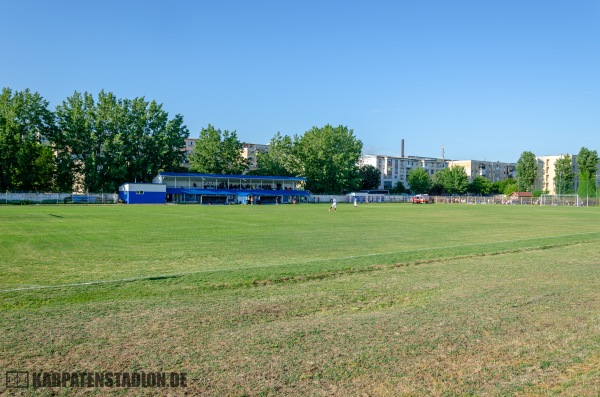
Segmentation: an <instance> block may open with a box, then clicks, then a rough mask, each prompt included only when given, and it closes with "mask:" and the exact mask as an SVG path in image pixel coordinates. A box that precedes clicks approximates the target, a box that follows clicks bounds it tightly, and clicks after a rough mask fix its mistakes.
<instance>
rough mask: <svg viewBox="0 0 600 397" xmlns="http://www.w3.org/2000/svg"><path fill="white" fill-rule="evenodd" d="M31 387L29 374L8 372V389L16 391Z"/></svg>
mask: <svg viewBox="0 0 600 397" xmlns="http://www.w3.org/2000/svg"><path fill="white" fill-rule="evenodd" d="M28 387H29V372H23V371H6V388H7V389H15V388H18V389H20V388H23V389H26V388H28Z"/></svg>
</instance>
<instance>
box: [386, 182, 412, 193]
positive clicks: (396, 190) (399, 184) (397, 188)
mask: <svg viewBox="0 0 600 397" xmlns="http://www.w3.org/2000/svg"><path fill="white" fill-rule="evenodd" d="M407 192H408V190H407V189H406V187H405V186H404V183H402V182H401V181H398V182H397V183H396V185H395V186H394V187H393V188H392V189H391V190H390V193H394V194H404V193H407Z"/></svg>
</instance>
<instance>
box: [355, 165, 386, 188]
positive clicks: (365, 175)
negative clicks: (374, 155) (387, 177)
mask: <svg viewBox="0 0 600 397" xmlns="http://www.w3.org/2000/svg"><path fill="white" fill-rule="evenodd" d="M358 173H359V174H360V178H361V180H362V182H361V186H360V188H361V190H372V189H377V188H379V184H380V182H381V172H380V171H379V169H377V167H374V166H372V165H370V164H367V165H363V166H362V167H360V168H359V169H358Z"/></svg>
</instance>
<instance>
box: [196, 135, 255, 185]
mask: <svg viewBox="0 0 600 397" xmlns="http://www.w3.org/2000/svg"><path fill="white" fill-rule="evenodd" d="M242 146H243V145H242V143H241V142H240V141H239V140H238V138H237V133H236V132H235V131H232V132H229V131H227V130H225V131H223V132H221V130H217V129H215V127H213V126H212V125H210V124H209V125H208V127H206V128H202V131H200V136H199V138H198V140H197V141H196V146H195V147H194V150H193V151H192V153H191V155H190V170H192V171H195V172H199V173H202V174H232V175H239V174H243V173H244V172H245V171H246V170H247V169H248V161H247V160H246V159H245V158H244V157H243V156H242Z"/></svg>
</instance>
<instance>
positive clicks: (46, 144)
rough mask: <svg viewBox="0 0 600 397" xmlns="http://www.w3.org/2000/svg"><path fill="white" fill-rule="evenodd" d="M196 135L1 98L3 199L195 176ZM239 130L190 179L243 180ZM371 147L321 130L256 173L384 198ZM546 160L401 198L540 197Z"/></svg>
mask: <svg viewBox="0 0 600 397" xmlns="http://www.w3.org/2000/svg"><path fill="white" fill-rule="evenodd" d="M188 135H189V131H188V129H187V127H186V126H185V125H184V122H183V117H182V116H181V115H179V114H177V115H175V116H174V117H172V118H170V117H169V114H168V113H167V112H166V111H165V110H163V108H162V104H158V103H157V102H156V101H147V100H146V99H145V98H143V97H142V98H134V99H121V98H117V97H116V96H115V95H114V94H113V93H110V92H104V91H101V92H100V93H99V94H98V95H97V97H96V98H94V97H93V95H91V94H89V93H87V92H84V93H79V92H77V91H76V92H74V93H73V95H72V96H70V97H68V98H67V99H65V100H64V101H63V102H62V103H61V104H59V105H58V106H57V107H56V109H55V110H54V111H51V110H50V109H49V104H48V101H46V100H44V98H42V96H40V95H39V94H38V93H35V92H31V91H29V90H25V91H20V92H19V91H15V92H13V91H12V90H10V89H9V88H4V89H3V90H2V93H1V95H0V191H8V190H11V191H72V190H73V189H76V190H80V191H90V192H99V191H106V192H114V191H116V190H117V189H118V186H119V185H121V184H122V183H124V182H134V181H138V182H150V181H151V180H152V178H153V177H154V176H155V175H156V174H157V173H158V172H161V171H186V169H185V168H183V167H182V163H183V160H184V157H185V153H184V151H183V149H184V148H185V139H186V138H187V137H188ZM242 147H243V144H242V142H240V140H239V139H238V137H237V133H236V131H228V130H224V131H221V130H220V129H217V128H215V127H214V126H212V125H210V124H209V125H208V126H207V127H206V128H202V130H201V131H200V134H199V138H198V139H197V143H196V145H195V146H194V149H193V151H192V153H191V155H190V157H189V159H188V160H189V162H190V170H191V171H193V172H199V173H208V174H236V175H238V174H243V173H246V172H248V166H249V162H248V159H246V158H244V157H243V155H242ZM362 147H363V145H362V142H361V141H360V140H359V139H357V138H356V136H355V135H354V131H353V130H352V129H349V128H348V127H346V126H342V125H339V126H337V127H335V126H332V125H329V124H328V125H325V126H324V127H313V128H311V129H310V130H308V131H306V132H305V133H304V134H302V135H298V134H296V135H293V136H289V135H283V134H281V133H280V132H277V133H276V134H275V136H274V137H273V138H272V139H271V141H270V143H269V150H268V151H265V152H259V153H257V154H256V163H257V169H256V170H254V171H250V172H248V173H250V174H256V175H264V176H303V177H306V180H307V182H306V188H307V189H308V190H310V191H311V192H313V193H317V194H320V193H331V194H343V193H347V192H350V191H357V190H370V189H377V188H378V187H379V184H380V180H381V174H380V172H379V170H378V169H377V168H376V167H373V166H371V165H365V166H362V167H358V166H357V164H358V161H359V158H360V156H361V152H362ZM577 164H578V168H579V175H578V176H579V184H578V191H577V193H579V194H580V195H582V196H585V195H588V196H594V195H595V194H596V185H595V176H596V167H597V164H598V153H597V152H596V151H595V150H593V151H591V150H589V149H587V148H585V147H584V148H581V150H580V152H579V154H578V155H577ZM538 172H539V167H538V161H537V159H536V156H535V155H534V154H533V153H531V152H528V151H526V152H523V153H522V155H521V157H520V158H519V160H518V162H517V167H516V179H513V178H509V179H506V180H504V181H498V182H493V183H492V182H491V181H490V180H489V179H487V178H485V177H483V176H476V177H474V178H473V180H472V181H471V182H470V183H469V180H468V177H467V174H466V171H465V169H464V168H463V167H460V166H455V167H449V168H445V169H443V170H441V171H438V172H437V173H435V174H434V175H433V176H430V175H429V173H428V172H427V171H426V170H425V169H423V168H415V169H413V170H411V171H410V172H409V174H408V179H407V182H408V185H409V188H408V189H407V188H406V187H405V186H404V184H403V183H402V182H398V184H397V185H396V186H394V187H393V188H392V189H391V191H392V192H395V193H405V192H408V191H410V192H412V193H415V194H418V193H430V194H465V193H471V194H476V195H479V194H481V195H488V194H495V193H503V194H507V195H510V194H511V193H512V192H514V191H533V189H534V185H535V181H536V180H537V179H538ZM555 175H556V177H555V180H554V183H555V190H556V191H557V192H559V193H561V194H568V193H574V192H573V181H574V180H575V175H574V173H573V168H572V158H571V157H570V156H568V155H566V156H564V157H562V158H561V159H559V160H558V161H557V162H556V164H555Z"/></svg>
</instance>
